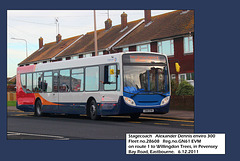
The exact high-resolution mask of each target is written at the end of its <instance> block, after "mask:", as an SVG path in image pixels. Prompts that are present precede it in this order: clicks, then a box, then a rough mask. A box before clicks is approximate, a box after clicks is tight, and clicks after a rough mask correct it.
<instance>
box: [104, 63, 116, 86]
mask: <svg viewBox="0 0 240 161" xmlns="http://www.w3.org/2000/svg"><path fill="white" fill-rule="evenodd" d="M105 68H108V69H107V70H105V72H108V73H107V77H108V79H107V80H108V82H105V83H104V90H116V89H117V84H116V83H117V82H116V81H117V78H116V77H117V70H116V65H108V66H105Z"/></svg>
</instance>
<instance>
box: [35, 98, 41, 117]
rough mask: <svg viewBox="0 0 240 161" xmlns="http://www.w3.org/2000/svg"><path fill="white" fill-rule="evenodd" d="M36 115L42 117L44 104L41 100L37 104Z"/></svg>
mask: <svg viewBox="0 0 240 161" xmlns="http://www.w3.org/2000/svg"><path fill="white" fill-rule="evenodd" d="M34 115H35V116H38V117H39V116H42V115H43V113H42V103H41V101H40V100H37V102H36V104H35V111H34Z"/></svg>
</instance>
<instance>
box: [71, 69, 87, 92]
mask: <svg viewBox="0 0 240 161" xmlns="http://www.w3.org/2000/svg"><path fill="white" fill-rule="evenodd" d="M83 83H84V73H83V68H78V69H72V88H71V90H72V91H74V92H79V91H83Z"/></svg>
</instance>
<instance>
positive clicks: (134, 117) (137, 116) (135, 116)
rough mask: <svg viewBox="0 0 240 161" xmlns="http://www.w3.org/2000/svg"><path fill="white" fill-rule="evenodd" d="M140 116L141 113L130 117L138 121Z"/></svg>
mask: <svg viewBox="0 0 240 161" xmlns="http://www.w3.org/2000/svg"><path fill="white" fill-rule="evenodd" d="M140 115H141V114H140V113H133V114H130V117H131V119H133V120H137V119H138V118H139V117H140Z"/></svg>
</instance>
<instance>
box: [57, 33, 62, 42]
mask: <svg viewBox="0 0 240 161" xmlns="http://www.w3.org/2000/svg"><path fill="white" fill-rule="evenodd" d="M61 40H62V36H61V35H60V34H58V35H57V36H56V42H57V43H59V42H60V41H61Z"/></svg>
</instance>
